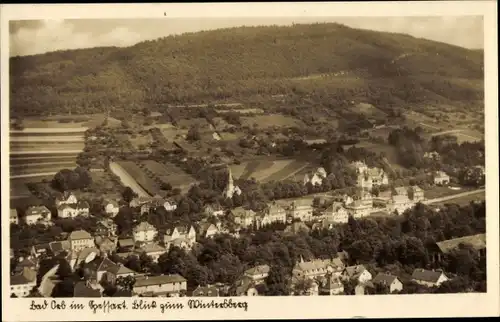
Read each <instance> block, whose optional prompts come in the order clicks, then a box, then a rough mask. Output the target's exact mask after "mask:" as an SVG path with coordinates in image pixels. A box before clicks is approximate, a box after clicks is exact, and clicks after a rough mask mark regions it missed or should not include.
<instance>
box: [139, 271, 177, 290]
mask: <svg viewBox="0 0 500 322" xmlns="http://www.w3.org/2000/svg"><path fill="white" fill-rule="evenodd" d="M182 282H186V279H185V278H184V277H182V276H180V275H179V274H172V275H158V276H144V277H138V278H137V279H136V281H135V284H134V288H135V287H142V286H151V285H159V284H169V283H182Z"/></svg>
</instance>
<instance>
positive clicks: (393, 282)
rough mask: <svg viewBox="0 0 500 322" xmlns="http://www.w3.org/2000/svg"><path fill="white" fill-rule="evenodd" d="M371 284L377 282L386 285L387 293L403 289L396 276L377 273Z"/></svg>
mask: <svg viewBox="0 0 500 322" xmlns="http://www.w3.org/2000/svg"><path fill="white" fill-rule="evenodd" d="M372 283H373V284H379V285H383V286H385V287H387V288H388V289H389V293H394V292H400V291H402V290H403V283H401V281H400V280H399V278H398V277H397V276H394V275H390V274H384V273H379V274H377V276H375V278H374V279H373V280H372Z"/></svg>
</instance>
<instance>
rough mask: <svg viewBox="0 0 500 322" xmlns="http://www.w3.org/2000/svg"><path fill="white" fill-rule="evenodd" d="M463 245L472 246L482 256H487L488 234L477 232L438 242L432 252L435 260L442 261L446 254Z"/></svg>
mask: <svg viewBox="0 0 500 322" xmlns="http://www.w3.org/2000/svg"><path fill="white" fill-rule="evenodd" d="M462 245H464V246H469V247H471V248H472V249H474V250H475V251H477V252H478V253H479V255H480V256H483V257H485V256H486V234H476V235H471V236H464V237H460V238H453V239H448V240H444V241H441V242H437V243H436V247H435V249H434V251H433V252H432V253H433V260H434V261H441V259H442V258H443V256H444V255H447V254H449V253H451V252H452V251H453V250H456V249H459V248H460V247H461V246H462Z"/></svg>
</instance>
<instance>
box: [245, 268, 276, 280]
mask: <svg viewBox="0 0 500 322" xmlns="http://www.w3.org/2000/svg"><path fill="white" fill-rule="evenodd" d="M269 270H270V267H269V265H258V266H255V267H252V268H249V269H247V270H246V271H245V272H244V273H243V275H244V276H245V277H248V278H250V279H251V280H252V281H254V282H256V283H263V282H264V280H265V279H266V278H267V277H268V276H269Z"/></svg>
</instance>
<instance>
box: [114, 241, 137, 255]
mask: <svg viewBox="0 0 500 322" xmlns="http://www.w3.org/2000/svg"><path fill="white" fill-rule="evenodd" d="M134 247H135V242H134V240H133V239H132V238H120V239H118V248H119V249H120V251H122V252H130V251H132V250H134Z"/></svg>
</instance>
